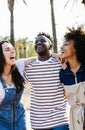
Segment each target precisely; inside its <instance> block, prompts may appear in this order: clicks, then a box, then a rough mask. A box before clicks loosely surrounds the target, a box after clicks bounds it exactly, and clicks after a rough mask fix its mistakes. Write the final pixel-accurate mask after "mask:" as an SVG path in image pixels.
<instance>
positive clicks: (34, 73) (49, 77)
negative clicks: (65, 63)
mask: <svg viewBox="0 0 85 130" xmlns="http://www.w3.org/2000/svg"><path fill="white" fill-rule="evenodd" d="M60 69H61V65H60V63H59V62H57V61H56V59H55V58H52V57H51V58H50V59H49V60H47V61H39V60H38V59H36V60H35V61H33V62H32V63H30V64H29V65H27V66H26V67H25V70H24V73H23V74H24V78H25V80H26V81H29V82H30V83H31V84H32V86H31V110H30V116H31V126H32V128H33V129H48V128H53V127H57V126H59V125H64V124H67V123H68V114H67V107H66V105H67V100H66V98H65V95H64V90H63V87H62V85H61V83H60V78H59V71H60Z"/></svg>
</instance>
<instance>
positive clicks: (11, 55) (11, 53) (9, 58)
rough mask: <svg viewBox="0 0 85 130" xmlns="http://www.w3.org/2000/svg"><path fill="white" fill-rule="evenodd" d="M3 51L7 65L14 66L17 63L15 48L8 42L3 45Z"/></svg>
mask: <svg viewBox="0 0 85 130" xmlns="http://www.w3.org/2000/svg"><path fill="white" fill-rule="evenodd" d="M2 51H3V55H4V59H5V65H9V66H12V65H14V64H15V63H16V59H15V48H14V47H13V46H12V45H11V44H10V43H7V42H4V43H3V44H2Z"/></svg>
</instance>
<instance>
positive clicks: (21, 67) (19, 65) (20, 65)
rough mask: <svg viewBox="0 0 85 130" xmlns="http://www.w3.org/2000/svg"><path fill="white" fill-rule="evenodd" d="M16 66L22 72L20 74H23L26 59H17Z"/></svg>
mask: <svg viewBox="0 0 85 130" xmlns="http://www.w3.org/2000/svg"><path fill="white" fill-rule="evenodd" d="M16 66H17V68H18V70H19V72H20V74H21V75H22V76H23V72H24V69H25V65H24V59H19V60H17V61H16Z"/></svg>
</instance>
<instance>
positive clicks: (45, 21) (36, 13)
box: [0, 0, 85, 41]
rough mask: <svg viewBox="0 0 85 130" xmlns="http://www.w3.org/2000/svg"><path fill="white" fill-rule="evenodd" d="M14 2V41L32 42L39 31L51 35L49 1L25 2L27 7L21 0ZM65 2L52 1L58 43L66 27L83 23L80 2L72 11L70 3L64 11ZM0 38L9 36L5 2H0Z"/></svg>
mask: <svg viewBox="0 0 85 130" xmlns="http://www.w3.org/2000/svg"><path fill="white" fill-rule="evenodd" d="M15 1H16V3H15V7H14V27H15V28H14V31H15V38H16V39H18V38H24V37H28V39H29V40H33V38H34V37H35V35H36V34H37V33H38V32H40V31H44V32H47V33H49V34H50V35H52V28H51V13H50V0H27V3H28V6H25V5H24V4H23V2H21V0H15ZM66 1H67V0H54V9H55V10H54V11H55V21H56V30H57V37H58V39H59V41H60V39H61V36H62V35H63V33H64V32H65V29H66V26H72V25H76V24H82V23H84V21H85V9H84V7H83V5H81V4H80V2H81V1H80V2H79V3H78V4H77V5H74V7H73V9H72V3H71V4H68V6H67V8H66V9H64V5H65V3H66ZM72 1H73V0H71V2H72ZM61 3H62V4H61ZM0 36H10V12H9V10H8V6H7V0H0Z"/></svg>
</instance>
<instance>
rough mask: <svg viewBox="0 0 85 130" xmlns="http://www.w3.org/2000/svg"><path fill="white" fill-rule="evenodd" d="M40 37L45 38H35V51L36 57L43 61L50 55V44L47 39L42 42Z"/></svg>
mask: <svg viewBox="0 0 85 130" xmlns="http://www.w3.org/2000/svg"><path fill="white" fill-rule="evenodd" d="M41 39H45V38H44V37H43V36H40V37H38V38H37V42H35V51H36V52H37V53H38V59H39V60H41V61H45V60H48V59H49V57H50V56H51V55H50V51H49V50H50V49H51V47H52V46H51V45H50V44H49V42H48V41H47V40H46V41H43V42H42V40H41Z"/></svg>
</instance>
